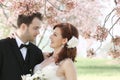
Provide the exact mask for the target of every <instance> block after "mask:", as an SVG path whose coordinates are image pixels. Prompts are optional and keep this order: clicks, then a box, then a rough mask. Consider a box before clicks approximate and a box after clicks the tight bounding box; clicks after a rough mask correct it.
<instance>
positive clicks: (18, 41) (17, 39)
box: [15, 36, 29, 60]
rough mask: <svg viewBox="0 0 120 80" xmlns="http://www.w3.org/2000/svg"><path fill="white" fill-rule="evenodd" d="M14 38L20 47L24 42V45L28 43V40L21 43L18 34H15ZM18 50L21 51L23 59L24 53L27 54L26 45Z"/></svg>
mask: <svg viewBox="0 0 120 80" xmlns="http://www.w3.org/2000/svg"><path fill="white" fill-rule="evenodd" d="M15 40H16V42H17V45H18V47H20V45H21V44H26V45H28V44H29V42H27V43H23V42H22V41H21V40H20V38H19V37H18V36H15ZM20 51H21V53H22V56H23V59H24V60H25V58H26V54H27V48H26V47H23V48H21V49H20Z"/></svg>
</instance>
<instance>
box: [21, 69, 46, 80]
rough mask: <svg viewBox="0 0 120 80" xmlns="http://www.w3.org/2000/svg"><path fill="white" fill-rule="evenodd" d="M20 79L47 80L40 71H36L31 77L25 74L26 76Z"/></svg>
mask: <svg viewBox="0 0 120 80" xmlns="http://www.w3.org/2000/svg"><path fill="white" fill-rule="evenodd" d="M21 77H22V80H46V79H47V78H46V77H45V75H44V74H43V73H42V72H41V71H40V70H38V71H37V72H36V73H35V74H33V75H32V76H31V75H30V74H26V75H22V76H21Z"/></svg>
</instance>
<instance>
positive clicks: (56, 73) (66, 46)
mask: <svg viewBox="0 0 120 80" xmlns="http://www.w3.org/2000/svg"><path fill="white" fill-rule="evenodd" d="M53 30H54V32H53V34H52V35H51V36H50V40H51V44H50V47H51V48H53V49H54V52H53V53H51V54H50V56H49V57H48V58H46V59H45V60H44V61H43V62H42V63H40V64H38V65H36V66H35V67H34V74H35V73H40V74H41V73H44V77H45V79H35V78H34V79H35V80H77V74H76V68H75V65H74V62H75V57H76V52H77V51H76V50H77V49H76V46H77V44H78V31H77V29H76V28H75V27H74V26H73V25H71V24H69V23H60V24H57V25H55V26H54V28H53ZM39 71H40V72H39ZM40 74H38V75H40ZM34 79H33V80H34Z"/></svg>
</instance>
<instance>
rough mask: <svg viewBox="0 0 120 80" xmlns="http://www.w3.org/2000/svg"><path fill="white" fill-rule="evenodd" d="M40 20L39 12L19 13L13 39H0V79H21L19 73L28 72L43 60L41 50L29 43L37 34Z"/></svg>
mask: <svg viewBox="0 0 120 80" xmlns="http://www.w3.org/2000/svg"><path fill="white" fill-rule="evenodd" d="M41 20H42V16H41V14H40V13H39V12H36V13H33V14H31V15H29V16H27V15H22V14H21V15H19V16H18V20H17V25H18V29H17V31H16V34H15V39H11V38H6V39H2V40H0V80H21V75H25V74H30V73H31V72H32V70H33V68H34V66H35V65H36V64H38V63H40V62H42V61H43V54H42V51H41V50H40V49H39V48H38V47H37V46H35V45H34V44H33V43H31V42H33V41H34V40H35V38H36V36H37V35H38V34H39V28H40V23H41ZM21 45H22V46H21Z"/></svg>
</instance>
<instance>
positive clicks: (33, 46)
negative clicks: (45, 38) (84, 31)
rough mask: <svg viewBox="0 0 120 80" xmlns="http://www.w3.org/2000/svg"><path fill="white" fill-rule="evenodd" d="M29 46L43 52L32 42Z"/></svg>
mask: <svg viewBox="0 0 120 80" xmlns="http://www.w3.org/2000/svg"><path fill="white" fill-rule="evenodd" d="M29 45H30V47H31V48H34V49H38V50H41V49H40V48H39V47H38V46H36V45H35V44H33V43H31V42H30V43H29Z"/></svg>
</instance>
